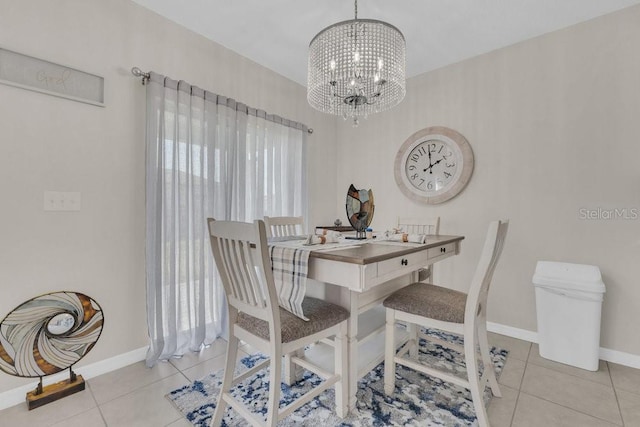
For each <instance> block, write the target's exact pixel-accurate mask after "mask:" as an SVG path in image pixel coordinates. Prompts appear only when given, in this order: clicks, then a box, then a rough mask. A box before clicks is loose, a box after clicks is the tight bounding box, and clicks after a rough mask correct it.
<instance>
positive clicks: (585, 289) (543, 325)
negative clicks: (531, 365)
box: [533, 261, 605, 371]
mask: <svg viewBox="0 0 640 427" xmlns="http://www.w3.org/2000/svg"><path fill="white" fill-rule="evenodd" d="M533 284H534V285H535V289H536V312H537V317H538V344H539V346H540V356H542V357H544V358H545V359H550V360H555V361H556V362H561V363H565V364H567V365H572V366H576V367H578V368H582V369H586V370H589V371H597V370H598V364H599V350H600V319H601V314H602V299H603V294H604V292H605V286H604V283H603V282H602V276H601V275H600V269H599V268H598V267H596V266H593V265H581V264H568V263H562V262H550V261H539V262H538V265H537V266H536V271H535V274H534V275H533Z"/></svg>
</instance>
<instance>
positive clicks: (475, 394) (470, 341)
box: [464, 324, 489, 427]
mask: <svg viewBox="0 0 640 427" xmlns="http://www.w3.org/2000/svg"><path fill="white" fill-rule="evenodd" d="M476 338H477V335H476V331H475V330H474V327H473V325H471V324H465V334H464V357H465V364H466V365H467V376H468V378H469V390H470V391H471V399H472V400H473V407H474V409H475V411H476V418H477V419H478V425H479V426H480V427H488V426H489V419H488V417H487V410H486V408H485V406H484V399H483V398H482V396H483V394H484V384H483V385H482V386H481V385H480V379H479V377H478V359H477V358H476Z"/></svg>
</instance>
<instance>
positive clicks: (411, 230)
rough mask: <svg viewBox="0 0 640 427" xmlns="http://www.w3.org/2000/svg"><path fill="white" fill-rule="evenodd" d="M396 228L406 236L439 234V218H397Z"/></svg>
mask: <svg viewBox="0 0 640 427" xmlns="http://www.w3.org/2000/svg"><path fill="white" fill-rule="evenodd" d="M398 228H401V229H402V230H403V231H404V232H405V233H407V234H432V235H436V236H437V235H438V234H440V217H439V216H437V217H433V218H403V217H399V218H398Z"/></svg>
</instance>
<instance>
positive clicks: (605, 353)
mask: <svg viewBox="0 0 640 427" xmlns="http://www.w3.org/2000/svg"><path fill="white" fill-rule="evenodd" d="M600 359H602V360H606V361H607V362H613V363H617V364H618V365H624V366H629V367H630V368H636V369H640V356H638V355H637V354H631V353H624V352H622V351H617V350H611V349H608V348H602V347H600Z"/></svg>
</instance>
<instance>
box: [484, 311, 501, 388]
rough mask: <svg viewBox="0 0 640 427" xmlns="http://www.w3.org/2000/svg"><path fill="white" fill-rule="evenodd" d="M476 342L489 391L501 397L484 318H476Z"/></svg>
mask: <svg viewBox="0 0 640 427" xmlns="http://www.w3.org/2000/svg"><path fill="white" fill-rule="evenodd" d="M478 320H479V321H478V344H479V345H480V355H481V356H482V367H483V369H484V374H485V375H486V376H487V379H488V381H489V387H491V393H493V395H494V396H496V397H502V393H501V392H500V386H499V385H498V379H497V378H496V369H495V367H494V366H493V362H492V361H491V354H490V353H489V340H488V338H487V322H486V320H485V319H478Z"/></svg>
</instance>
